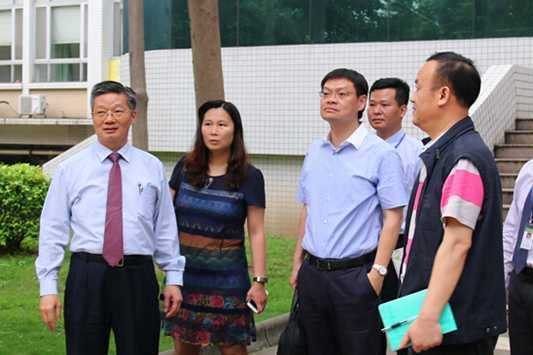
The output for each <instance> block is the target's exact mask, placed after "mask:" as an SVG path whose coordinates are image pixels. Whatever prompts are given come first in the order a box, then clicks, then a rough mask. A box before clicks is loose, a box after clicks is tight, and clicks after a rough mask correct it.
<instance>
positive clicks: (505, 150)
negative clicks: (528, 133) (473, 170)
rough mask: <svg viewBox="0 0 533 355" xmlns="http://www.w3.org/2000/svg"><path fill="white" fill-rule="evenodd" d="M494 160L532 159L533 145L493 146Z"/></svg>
mask: <svg viewBox="0 0 533 355" xmlns="http://www.w3.org/2000/svg"><path fill="white" fill-rule="evenodd" d="M494 157H496V158H528V159H531V158H533V144H495V145H494Z"/></svg>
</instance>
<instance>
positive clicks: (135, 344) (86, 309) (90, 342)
mask: <svg viewBox="0 0 533 355" xmlns="http://www.w3.org/2000/svg"><path fill="white" fill-rule="evenodd" d="M158 293H159V286H158V283H157V279H156V276H155V270H154V264H153V262H152V261H151V258H150V259H148V261H146V262H143V263H140V264H138V265H131V266H127V265H126V266H124V267H114V268H112V267H110V266H108V265H106V264H101V263H96V262H88V261H85V260H81V259H78V258H77V257H74V256H73V257H72V258H71V262H70V269H69V273H68V277H67V283H66V289H65V337H66V345H67V354H68V355H106V354H107V352H108V348H109V336H110V331H111V329H113V333H114V335H115V343H116V346H117V355H126V354H128V355H131V354H134V355H135V354H138V355H157V354H158V350H159V327H160V320H159V310H158Z"/></svg>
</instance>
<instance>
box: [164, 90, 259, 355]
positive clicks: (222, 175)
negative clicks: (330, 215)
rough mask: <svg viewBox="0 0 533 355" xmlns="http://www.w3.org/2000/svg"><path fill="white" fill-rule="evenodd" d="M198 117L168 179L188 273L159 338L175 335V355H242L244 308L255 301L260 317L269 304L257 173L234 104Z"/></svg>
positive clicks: (218, 105) (214, 105)
mask: <svg viewBox="0 0 533 355" xmlns="http://www.w3.org/2000/svg"><path fill="white" fill-rule="evenodd" d="M198 119H199V125H198V128H197V131H196V139H195V143H194V148H193V150H192V152H190V153H189V154H187V155H185V156H184V157H183V158H182V159H181V160H180V161H179V162H178V163H177V164H176V167H175V168H174V171H173V173H172V177H171V180H170V187H171V192H172V194H173V196H176V198H175V205H176V218H177V221H178V229H179V239H180V250H181V253H182V255H184V256H185V257H186V267H185V273H184V285H183V287H182V294H183V303H182V305H181V308H180V311H179V313H178V314H177V315H176V317H175V318H173V319H172V320H171V323H170V324H169V323H167V324H165V326H164V327H165V333H167V334H168V333H172V334H173V336H174V346H175V354H177V355H185V354H186V355H190V354H198V353H199V352H200V348H201V346H202V345H210V344H213V345H218V346H219V347H220V350H221V352H222V354H247V351H246V345H249V344H250V342H251V341H252V339H253V340H255V327H254V321H253V315H252V313H251V312H250V309H249V308H248V307H247V305H246V302H247V301H248V300H249V299H253V301H254V302H255V304H256V305H257V310H258V311H259V312H262V311H263V309H264V307H265V305H266V302H267V298H266V291H265V285H264V283H265V282H266V278H265V277H264V276H265V259H266V244H265V233H264V212H265V189H264V180H263V175H262V173H261V171H260V170H258V169H256V168H255V167H253V166H252V165H251V164H250V163H249V162H248V155H247V153H246V149H245V146H244V140H243V130H242V123H241V118H240V114H239V111H238V110H237V108H236V107H235V106H234V105H233V104H232V103H230V102H226V101H222V100H216V101H208V102H206V103H205V104H203V105H202V106H201V107H200V108H199V109H198ZM245 221H247V226H248V235H249V238H250V249H251V254H252V259H253V270H254V275H255V277H254V282H253V284H251V283H250V277H249V274H248V263H247V260H246V253H245V247H244V237H245V233H244V224H245Z"/></svg>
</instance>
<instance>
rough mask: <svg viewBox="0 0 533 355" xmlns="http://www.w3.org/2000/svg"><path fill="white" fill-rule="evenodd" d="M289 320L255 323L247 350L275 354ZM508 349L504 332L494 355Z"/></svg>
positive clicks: (210, 351)
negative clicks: (255, 332) (253, 334)
mask: <svg viewBox="0 0 533 355" xmlns="http://www.w3.org/2000/svg"><path fill="white" fill-rule="evenodd" d="M288 320H289V314H288V313H286V314H283V315H281V316H277V317H274V318H271V319H267V320H265V321H262V322H259V323H257V324H256V328H257V341H256V342H254V343H252V344H251V345H250V346H248V352H249V353H253V354H254V355H276V351H277V349H278V346H277V344H278V340H279V336H280V334H281V333H282V332H283V330H284V329H285V326H286V325H287V322H288ZM510 353H511V352H510V351H509V335H508V333H505V334H503V335H501V336H500V337H499V339H498V344H496V350H495V351H494V355H510ZM173 354H174V351H173V350H167V351H164V352H162V353H160V354H159V355H173ZM200 354H201V355H219V354H220V351H219V349H218V347H216V346H210V347H205V348H202V351H201V352H200ZM395 354H396V353H395V352H392V351H391V350H390V347H389V348H388V349H387V355H395Z"/></svg>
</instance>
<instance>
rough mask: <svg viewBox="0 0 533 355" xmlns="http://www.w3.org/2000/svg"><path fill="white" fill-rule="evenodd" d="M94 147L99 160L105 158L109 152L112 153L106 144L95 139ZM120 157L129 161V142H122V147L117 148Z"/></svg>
mask: <svg viewBox="0 0 533 355" xmlns="http://www.w3.org/2000/svg"><path fill="white" fill-rule="evenodd" d="M94 149H95V151H96V154H98V158H99V159H100V161H102V162H103V161H104V160H106V159H107V157H108V156H109V154H111V153H113V151H112V150H111V149H109V148H107V147H106V146H104V145H103V144H102V143H100V142H98V141H96V143H95V144H94ZM117 153H119V154H120V156H121V157H122V159H124V160H125V161H127V162H129V161H130V154H131V145H130V144H129V143H126V144H124V146H123V147H122V148H120V149H119V150H118V152H117Z"/></svg>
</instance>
